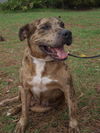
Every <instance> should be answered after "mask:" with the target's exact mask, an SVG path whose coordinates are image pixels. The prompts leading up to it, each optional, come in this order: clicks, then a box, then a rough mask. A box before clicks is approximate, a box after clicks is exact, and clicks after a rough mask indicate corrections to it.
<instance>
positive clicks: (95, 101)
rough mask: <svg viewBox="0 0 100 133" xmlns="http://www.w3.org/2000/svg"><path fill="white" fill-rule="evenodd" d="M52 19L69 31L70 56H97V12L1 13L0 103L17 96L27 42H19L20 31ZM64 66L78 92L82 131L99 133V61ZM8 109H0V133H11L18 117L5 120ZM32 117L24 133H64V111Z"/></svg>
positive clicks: (72, 61) (99, 38) (76, 61)
mask: <svg viewBox="0 0 100 133" xmlns="http://www.w3.org/2000/svg"><path fill="white" fill-rule="evenodd" d="M52 16H61V17H62V19H63V21H64V22H65V24H66V28H67V29H69V30H71V31H72V33H73V45H72V46H71V47H70V48H69V50H70V51H71V52H72V53H74V54H77V55H80V54H85V55H87V56H92V55H96V54H100V9H96V10H88V11H66V10H44V9H43V10H42V9H40V10H34V11H33V12H24V13H21V12H16V13H11V12H9V13H3V12H1V13H0V34H2V35H3V36H4V37H5V39H6V41H5V42H0V100H2V99H5V98H7V97H12V96H15V95H17V90H18V85H19V78H18V71H19V68H20V65H21V59H22V55H23V50H24V48H25V46H26V41H24V42H20V41H19V38H18V30H19V28H20V27H21V26H22V25H24V24H26V23H29V22H31V21H33V20H34V19H37V18H42V17H52ZM66 63H69V67H70V69H71V71H72V74H73V79H74V86H75V88H76V92H77V99H78V107H79V121H80V126H81V132H82V133H100V58H97V59H87V60H85V59H76V58H72V57H69V59H68V60H67V61H66ZM12 106H13V105H12ZM8 108H11V105H10V106H6V107H3V108H0V133H11V131H12V130H13V129H14V127H15V122H14V120H16V119H17V118H18V117H19V116H18V115H16V116H12V117H7V116H6V115H5V114H6V112H7V109H8ZM32 116H33V119H32V118H31V117H30V118H31V119H30V122H29V123H30V124H29V127H28V129H27V132H26V133H49V132H50V133H58V132H59V133H61V132H62V133H66V128H67V127H66V125H67V123H68V115H67V111H66V108H65V109H62V110H60V111H57V110H54V111H51V112H48V113H47V114H46V115H45V114H36V113H35V114H32ZM54 116H55V117H54ZM40 121H41V122H42V123H40Z"/></svg>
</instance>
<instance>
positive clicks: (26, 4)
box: [0, 0, 100, 11]
mask: <svg viewBox="0 0 100 133" xmlns="http://www.w3.org/2000/svg"><path fill="white" fill-rule="evenodd" d="M99 6H100V0H8V1H7V2H4V3H1V4H0V7H1V9H3V10H6V9H7V10H23V11H26V10H29V9H33V8H63V9H66V8H74V9H82V8H90V7H99Z"/></svg>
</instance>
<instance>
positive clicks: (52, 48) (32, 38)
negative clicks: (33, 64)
mask: <svg viewBox="0 0 100 133" xmlns="http://www.w3.org/2000/svg"><path fill="white" fill-rule="evenodd" d="M19 38H20V40H21V41H23V40H24V39H26V38H27V40H28V44H29V48H30V49H31V52H32V55H33V56H35V57H38V58H45V57H46V56H47V55H49V56H50V57H52V58H53V59H57V60H64V59H65V58H66V57H67V56H68V53H66V52H65V51H64V45H65V44H66V45H70V44H71V43H72V33H71V31H69V30H67V29H65V26H64V23H63V22H62V21H61V20H60V18H55V17H54V18H43V19H39V20H36V21H34V22H33V23H30V24H26V25H25V26H23V27H22V28H20V31H19Z"/></svg>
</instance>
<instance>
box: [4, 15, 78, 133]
mask: <svg viewBox="0 0 100 133" xmlns="http://www.w3.org/2000/svg"><path fill="white" fill-rule="evenodd" d="M19 38H20V40H21V41H23V40H25V39H27V42H28V46H27V48H26V49H25V52H24V57H23V60H22V67H21V69H20V82H21V87H20V91H19V97H17V98H15V99H13V100H16V99H20V100H21V103H22V104H21V108H22V115H21V117H20V120H19V121H18V123H17V125H16V128H15V131H14V133H24V132H25V129H26V126H27V124H28V116H29V109H30V108H31V110H33V111H36V112H44V111H47V110H50V109H52V108H54V107H55V106H58V105H59V104H61V103H62V102H63V101H65V102H66V103H67V104H68V109H69V128H68V133H80V130H79V126H78V120H77V104H76V96H75V90H74V87H73V81H72V76H71V74H70V71H69V68H68V66H67V65H66V64H65V63H64V60H65V59H67V58H68V52H65V51H64V46H65V45H67V46H69V45H71V44H72V32H71V31H69V30H67V29H65V26H64V23H63V21H62V20H61V19H60V18H57V17H52V18H42V19H38V20H35V21H33V22H32V23H29V24H26V25H24V26H23V27H21V28H20V30H19ZM13 100H12V101H13ZM8 101H9V100H8ZM6 102H7V101H6ZM3 103H4V102H3ZM32 106H33V107H32ZM66 107H67V106H66Z"/></svg>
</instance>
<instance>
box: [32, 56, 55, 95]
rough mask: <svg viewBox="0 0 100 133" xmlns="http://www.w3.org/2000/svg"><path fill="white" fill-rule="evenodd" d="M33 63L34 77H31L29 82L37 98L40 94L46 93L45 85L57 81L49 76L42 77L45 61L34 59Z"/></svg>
mask: <svg viewBox="0 0 100 133" xmlns="http://www.w3.org/2000/svg"><path fill="white" fill-rule="evenodd" d="M33 63H35V65H36V75H35V76H34V77H33V79H32V81H31V82H30V84H31V85H33V87H32V91H33V93H34V94H36V95H37V96H39V95H40V93H41V92H44V91H46V90H47V89H48V88H47V87H46V84H48V83H50V82H52V81H55V82H57V80H52V79H51V78H49V76H47V77H46V76H45V77H42V73H43V71H44V69H45V63H46V62H45V61H44V60H41V59H37V58H34V60H33Z"/></svg>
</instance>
